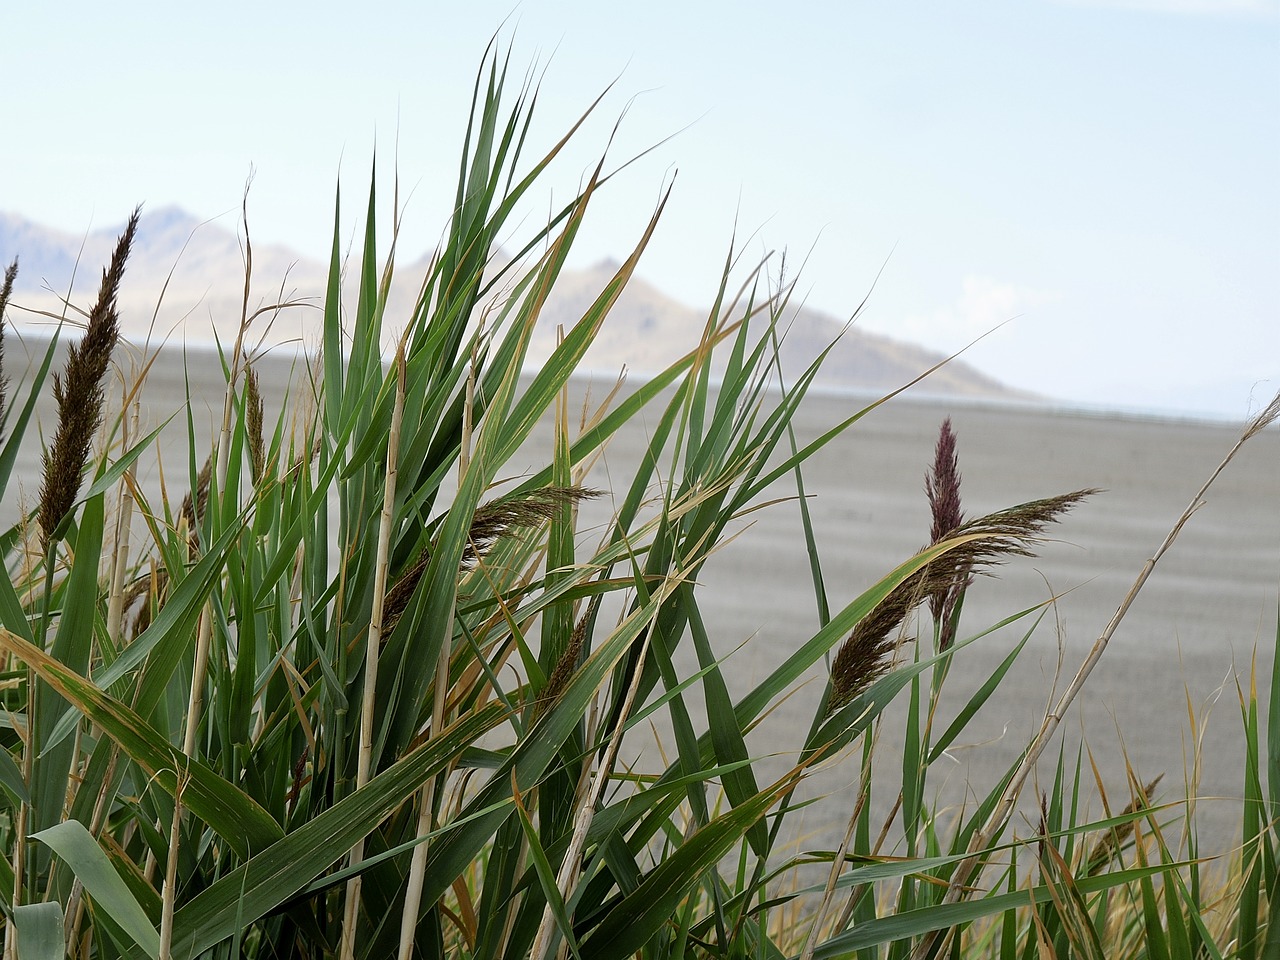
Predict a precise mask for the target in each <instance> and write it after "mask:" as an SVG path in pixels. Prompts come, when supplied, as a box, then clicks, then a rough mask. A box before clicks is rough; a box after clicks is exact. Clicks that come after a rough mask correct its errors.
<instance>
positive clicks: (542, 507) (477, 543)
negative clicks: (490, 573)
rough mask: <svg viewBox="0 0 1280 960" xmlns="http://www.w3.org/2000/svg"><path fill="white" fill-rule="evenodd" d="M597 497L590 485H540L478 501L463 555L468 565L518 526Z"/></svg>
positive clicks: (532, 524) (536, 523) (543, 519)
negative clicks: (539, 486)
mask: <svg viewBox="0 0 1280 960" xmlns="http://www.w3.org/2000/svg"><path fill="white" fill-rule="evenodd" d="M598 496H600V491H599V490H592V489H591V488H589V487H543V488H542V489H541V490H530V491H529V492H527V493H522V494H519V495H517V496H507V497H499V498H498V499H497V500H493V501H490V502H489V503H485V504H481V505H480V506H479V507H477V508H476V512H475V515H474V516H473V517H472V518H471V529H470V531H469V532H468V533H467V547H466V550H465V551H464V552H463V554H462V562H463V564H464V565H470V564H472V563H474V562H475V560H476V558H477V557H479V556H483V555H484V553H485V552H486V551H487V550H488V549H489V548H490V547H491V546H493V544H494V543H496V542H497V541H498V540H501V539H502V538H503V537H507V536H510V535H511V533H512V532H513V531H515V530H517V529H521V528H528V527H536V526H539V525H540V524H543V523H546V522H547V521H549V520H552V519H554V518H555V517H556V516H558V515H559V513H560V511H561V510H562V509H563V508H564V507H565V506H572V505H573V504H577V503H580V502H581V501H583V500H590V499H592V498H594V497H598Z"/></svg>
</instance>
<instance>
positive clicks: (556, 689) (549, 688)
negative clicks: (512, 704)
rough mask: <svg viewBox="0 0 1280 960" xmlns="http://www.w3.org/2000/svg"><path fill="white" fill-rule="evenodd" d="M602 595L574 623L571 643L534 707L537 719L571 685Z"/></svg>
mask: <svg viewBox="0 0 1280 960" xmlns="http://www.w3.org/2000/svg"><path fill="white" fill-rule="evenodd" d="M601 596H602V595H601V594H596V595H595V596H594V597H593V598H592V600H591V603H590V605H589V606H588V607H587V609H586V612H585V613H583V614H582V616H581V617H579V618H578V622H577V623H576V624H575V625H574V628H573V634H572V636H570V637H569V645H568V646H567V647H565V649H564V653H562V654H561V655H560V659H559V660H557V661H556V665H555V667H554V668H553V669H552V671H551V676H549V677H547V682H546V685H545V686H544V687H543V688H542V696H541V697H540V698H539V699H538V702H537V704H536V706H535V708H534V718H535V719H536V718H538V717H540V716H542V715H543V714H544V713H546V712H547V710H549V709H550V708H551V707H552V705H553V704H555V702H556V700H557V698H559V696H560V694H561V693H562V692H563V691H564V688H565V687H567V686H568V685H569V681H570V680H571V679H572V678H573V674H574V671H575V670H577V669H578V660H579V658H580V657H581V656H582V648H583V647H584V646H586V642H587V634H588V633H589V632H590V628H591V623H592V621H594V620H595V617H596V613H597V612H598V611H599V609H600V599H601Z"/></svg>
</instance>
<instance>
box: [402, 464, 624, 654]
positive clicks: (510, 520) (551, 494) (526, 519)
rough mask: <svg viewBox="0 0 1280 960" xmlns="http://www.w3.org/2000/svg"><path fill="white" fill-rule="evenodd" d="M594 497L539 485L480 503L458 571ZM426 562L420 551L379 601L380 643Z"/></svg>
mask: <svg viewBox="0 0 1280 960" xmlns="http://www.w3.org/2000/svg"><path fill="white" fill-rule="evenodd" d="M598 496H600V491H599V490H592V489H590V488H588V487H543V488H542V489H540V490H530V491H526V492H525V493H521V494H517V495H514V496H506V497H499V498H498V499H497V500H493V501H490V502H489V503H485V504H481V505H480V506H479V507H477V508H476V512H475V514H474V515H473V516H472V518H471V528H470V530H469V531H468V534H467V546H466V547H465V548H464V549H463V553H462V570H465V569H467V568H468V567H470V566H471V565H472V564H473V563H475V561H476V559H477V558H478V557H481V556H483V555H484V554H485V552H486V551H487V550H488V549H489V548H490V547H492V546H493V545H494V544H495V543H496V542H497V541H498V540H501V539H502V538H503V537H508V536H512V535H513V534H514V533H515V532H516V531H517V530H520V529H527V528H529V527H536V526H540V525H541V524H543V523H545V522H547V521H549V520H551V519H552V518H553V517H555V516H557V515H558V514H559V512H560V511H561V510H562V509H564V507H565V506H571V505H573V504H576V503H579V502H581V501H582V500H589V499H591V498H592V497H598ZM430 563H431V551H430V550H424V551H423V552H422V555H421V556H420V557H418V559H417V560H415V561H414V562H413V563H412V564H411V565H410V566H409V567H408V569H406V570H405V571H404V573H402V574H401V575H400V578H399V579H398V580H397V581H396V582H395V585H394V586H392V587H391V589H390V590H388V591H387V595H386V598H385V599H384V600H383V604H382V623H383V626H382V639H383V642H386V639H387V637H388V636H390V635H391V631H392V630H394V629H395V625H396V621H398V620H399V619H400V616H401V614H403V613H404V611H405V608H407V607H408V606H409V599H410V598H411V597H412V596H413V591H414V590H416V589H417V587H418V581H419V580H421V579H422V575H423V574H424V573H426V570H427V567H428V566H429V565H430ZM462 570H460V571H459V573H461V572H462Z"/></svg>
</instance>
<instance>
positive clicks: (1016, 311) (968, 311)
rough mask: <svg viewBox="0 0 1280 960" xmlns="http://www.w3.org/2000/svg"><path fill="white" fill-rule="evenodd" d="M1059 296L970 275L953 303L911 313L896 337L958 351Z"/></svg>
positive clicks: (897, 326) (1049, 292) (963, 281)
mask: <svg viewBox="0 0 1280 960" xmlns="http://www.w3.org/2000/svg"><path fill="white" fill-rule="evenodd" d="M1057 299H1059V294H1058V293H1056V292H1054V291H1048V290H1037V289H1034V288H1032V287H1022V286H1017V285H1015V284H1012V283H1002V282H1000V281H998V280H993V279H992V278H991V277H983V276H976V275H972V274H971V275H969V276H967V277H965V278H964V279H963V280H962V281H961V284H960V292H959V294H958V295H957V296H956V298H955V300H953V301H952V302H951V303H950V304H948V305H947V306H945V307H940V308H939V309H937V310H934V311H933V312H931V313H927V314H915V315H909V316H906V317H904V318H903V319H902V322H901V323H900V324H895V326H894V331H895V335H896V336H901V337H903V338H905V339H909V340H914V341H916V342H918V343H923V344H926V345H928V346H930V347H934V348H937V349H944V350H956V349H959V348H960V347H963V346H965V345H966V344H968V343H971V342H972V341H973V340H976V339H977V338H978V337H980V336H982V335H983V334H985V333H989V332H990V331H992V330H994V329H995V328H996V327H998V326H1000V325H1001V324H1002V323H1004V322H1005V321H1006V320H1012V319H1013V318H1015V317H1017V316H1019V315H1021V314H1024V313H1027V312H1028V311H1030V310H1033V309H1034V308H1036V307H1038V306H1041V305H1043V304H1046V303H1051V302H1053V301H1055V300H1057Z"/></svg>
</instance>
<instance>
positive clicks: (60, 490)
mask: <svg viewBox="0 0 1280 960" xmlns="http://www.w3.org/2000/svg"><path fill="white" fill-rule="evenodd" d="M141 209H142V208H141V207H139V208H137V209H135V210H134V211H133V215H132V216H130V217H129V223H128V225H127V226H126V227H125V230H124V233H123V234H121V236H120V239H119V241H117V243H116V249H115V252H114V253H112V255H111V263H110V264H109V265H108V266H107V268H106V269H105V270H103V272H102V285H101V286H100V287H99V288H98V300H97V303H95V304H94V306H93V309H92V310H90V311H89V322H88V324H87V325H86V327H85V332H84V336H83V337H82V338H81V340H80V342H79V343H78V344H75V345H73V346H72V347H71V348H70V350H68V351H67V365H66V370H65V372H64V374H63V376H58V375H57V374H54V377H53V395H54V398H55V399H56V400H57V402H58V428H57V431H56V432H55V434H54V438H53V446H52V447H51V448H50V449H49V450H46V451H45V454H44V470H43V472H44V479H43V481H42V483H41V487H40V518H39V519H40V535H41V546H42V547H43V548H44V549H45V550H46V551H47V550H48V549H49V544H50V541H51V540H52V539H53V535H54V531H55V530H57V528H58V526H59V524H61V523H62V520H63V518H64V517H65V516H66V515H67V514H68V513H69V512H70V510H71V508H72V506H73V505H74V504H75V501H76V494H77V493H78V492H79V490H80V476H81V474H82V473H83V472H84V466H85V463H86V462H87V461H88V459H89V444H90V442H91V441H92V440H93V435H94V433H95V432H96V431H97V429H98V425H99V424H100V423H101V422H102V407H103V392H102V381H103V377H104V376H105V375H106V372H107V365H108V364H109V363H110V362H111V352H112V351H113V350H114V349H115V345H116V341H117V339H119V335H120V317H119V315H118V314H117V312H116V295H117V294H118V292H119V290H120V279H121V278H122V277H123V276H124V264H125V261H126V260H127V259H128V257H129V248H130V246H131V245H132V244H133V237H134V234H135V233H136V231H137V228H138V215H139V213H140V212H141Z"/></svg>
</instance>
